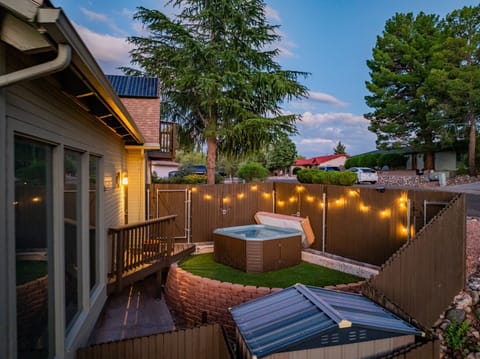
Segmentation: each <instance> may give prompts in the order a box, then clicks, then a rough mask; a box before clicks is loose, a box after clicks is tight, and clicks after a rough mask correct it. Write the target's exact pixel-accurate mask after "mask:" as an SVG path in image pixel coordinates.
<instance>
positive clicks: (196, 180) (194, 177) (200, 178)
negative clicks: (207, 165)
mask: <svg viewBox="0 0 480 359" xmlns="http://www.w3.org/2000/svg"><path fill="white" fill-rule="evenodd" d="M182 183H186V184H200V183H207V176H206V175H199V174H195V173H192V174H189V175H186V176H184V177H183V181H182Z"/></svg>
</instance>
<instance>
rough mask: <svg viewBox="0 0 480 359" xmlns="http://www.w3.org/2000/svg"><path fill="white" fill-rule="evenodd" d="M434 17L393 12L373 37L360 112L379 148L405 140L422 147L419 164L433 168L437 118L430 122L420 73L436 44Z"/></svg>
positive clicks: (426, 72) (424, 72)
mask: <svg viewBox="0 0 480 359" xmlns="http://www.w3.org/2000/svg"><path fill="white" fill-rule="evenodd" d="M438 22H439V21H438V17H437V16H434V15H426V14H424V13H419V14H418V15H417V16H416V17H415V16H414V15H413V14H411V13H409V14H396V15H395V16H394V17H393V18H392V19H390V20H388V21H387V22H386V25H385V29H384V31H383V34H382V36H378V37H377V42H376V46H375V48H374V49H373V58H372V59H371V60H368V61H367V65H368V67H369V69H370V77H371V80H370V81H368V82H367V83H366V86H367V89H368V90H369V92H370V93H371V94H370V95H369V96H366V97H365V100H366V103H367V105H368V106H369V107H371V108H372V109H373V111H372V112H371V113H368V114H366V115H365V116H366V118H367V119H369V120H370V126H369V129H370V130H371V131H372V132H374V133H375V134H376V135H377V146H378V147H379V148H392V147H399V146H405V145H410V146H412V147H413V148H415V149H416V150H418V151H422V152H425V154H426V156H425V168H427V169H430V168H433V166H434V163H433V151H434V149H435V145H436V142H437V141H438V133H437V130H440V129H441V128H442V127H443V124H442V123H438V120H439V119H438V118H435V120H436V121H437V122H436V123H435V125H434V126H432V120H433V119H434V117H433V116H432V110H433V109H432V104H431V101H430V100H431V99H430V98H429V96H428V95H429V90H428V88H427V87H426V79H427V78H428V75H429V73H430V70H431V67H432V61H431V58H432V56H433V54H434V52H435V50H436V49H437V47H438V45H439V39H440V37H439V32H440V31H439V27H438Z"/></svg>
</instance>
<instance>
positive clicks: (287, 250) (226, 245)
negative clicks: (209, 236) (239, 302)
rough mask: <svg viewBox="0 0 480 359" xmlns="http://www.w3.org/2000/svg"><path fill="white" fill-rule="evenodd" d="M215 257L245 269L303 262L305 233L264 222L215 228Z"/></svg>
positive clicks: (274, 268) (271, 269) (286, 265)
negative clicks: (303, 234) (303, 238)
mask: <svg viewBox="0 0 480 359" xmlns="http://www.w3.org/2000/svg"><path fill="white" fill-rule="evenodd" d="M213 242H214V257H215V260H216V261H217V262H219V263H223V264H226V265H229V266H231V267H234V268H237V269H240V270H243V271H245V272H269V271H274V270H278V269H281V268H286V267H290V266H293V265H295V264H298V263H300V261H301V256H302V255H301V253H302V232H301V231H299V230H297V229H291V228H280V227H273V226H267V225H263V224H254V225H247V226H238V227H227V228H218V229H216V230H215V231H213Z"/></svg>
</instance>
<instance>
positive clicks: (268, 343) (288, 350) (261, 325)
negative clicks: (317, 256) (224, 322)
mask: <svg viewBox="0 0 480 359" xmlns="http://www.w3.org/2000/svg"><path fill="white" fill-rule="evenodd" d="M230 312H231V314H232V317H233V319H234V321H235V324H236V342H237V348H238V353H237V358H243V359H253V358H259V359H260V358H269V359H275V358H278V359H280V358H284V359H288V358H307V357H308V358H348V359H354V358H367V357H368V358H374V357H375V358H377V357H380V356H381V357H384V356H387V355H388V354H391V353H393V352H394V351H395V350H397V349H399V348H401V347H404V346H407V345H409V344H412V343H414V342H415V337H416V336H423V333H422V331H421V330H419V329H417V328H415V327H413V326H412V325H410V324H409V323H407V322H405V321H404V320H402V319H400V318H399V317H397V316H395V315H394V314H392V313H390V312H389V311H387V310H386V309H384V308H383V307H380V306H379V305H377V304H376V303H375V302H373V301H371V300H370V299H368V298H366V297H364V296H362V295H360V294H355V293H347V292H339V291H333V290H328V289H323V288H318V287H312V286H304V285H302V284H296V285H295V286H293V287H289V288H286V289H283V290H281V291H278V292H275V293H272V294H269V295H266V296H264V297H260V298H257V299H254V300H251V301H249V302H246V303H243V304H240V305H238V306H236V307H233V308H231V309H230Z"/></svg>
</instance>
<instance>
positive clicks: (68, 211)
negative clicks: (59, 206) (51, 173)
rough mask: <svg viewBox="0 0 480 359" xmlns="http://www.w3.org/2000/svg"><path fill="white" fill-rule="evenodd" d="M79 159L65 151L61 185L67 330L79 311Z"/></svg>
mask: <svg viewBox="0 0 480 359" xmlns="http://www.w3.org/2000/svg"><path fill="white" fill-rule="evenodd" d="M80 159H81V155H80V153H78V152H74V151H70V150H65V157H64V170H65V172H64V184H63V185H64V216H65V218H64V223H65V232H64V233H65V324H66V325H65V327H66V328H67V330H68V328H69V326H70V324H71V323H72V320H73V318H74V317H75V315H76V314H77V312H78V309H79V305H78V303H79V291H78V288H79V286H78V284H79V283H78V281H79V267H78V253H79V242H78V238H79V229H80V226H79V224H80V208H79V206H80V179H81V173H80Z"/></svg>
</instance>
